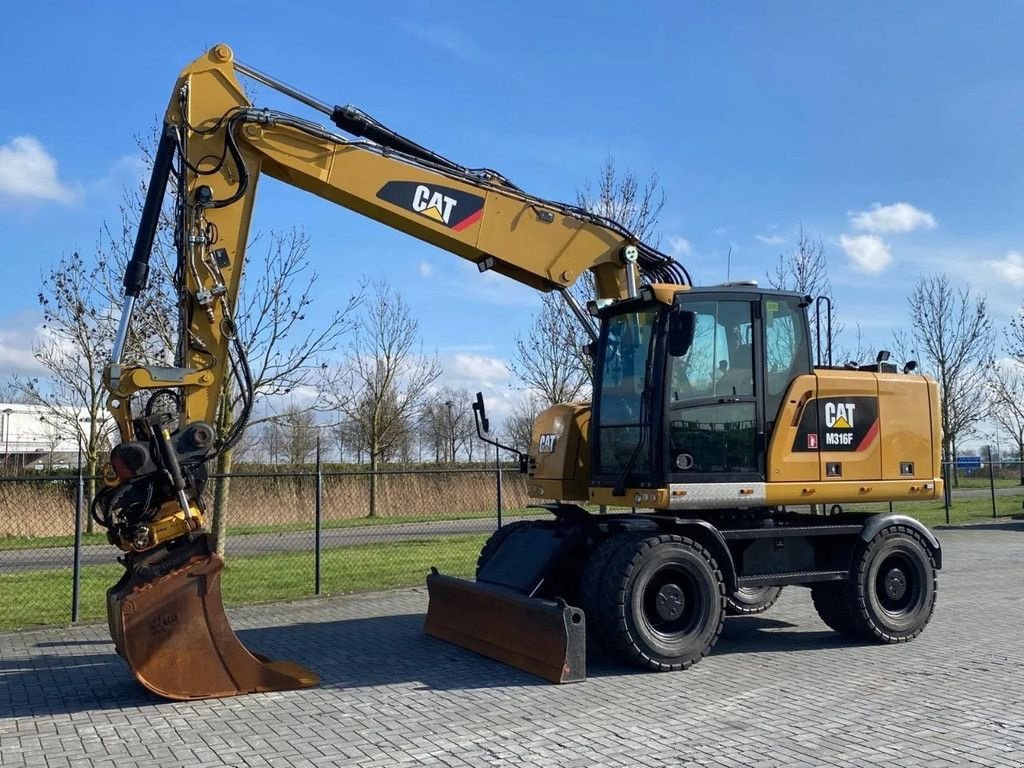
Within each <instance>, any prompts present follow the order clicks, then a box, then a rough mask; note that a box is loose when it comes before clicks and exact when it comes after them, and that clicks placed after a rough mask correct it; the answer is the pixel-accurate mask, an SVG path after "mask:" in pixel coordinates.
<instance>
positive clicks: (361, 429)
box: [322, 280, 441, 517]
mask: <svg viewBox="0 0 1024 768" xmlns="http://www.w3.org/2000/svg"><path fill="white" fill-rule="evenodd" d="M323 373H324V375H323V381H322V390H323V394H324V397H325V399H326V401H327V402H328V403H329V404H330V406H331V407H332V408H333V409H335V410H337V411H339V412H340V413H341V415H342V417H343V418H344V419H347V420H348V421H350V422H351V423H352V424H353V425H354V427H355V429H354V434H355V435H356V436H357V437H358V439H359V441H360V445H361V447H362V448H363V450H365V451H366V454H367V456H368V457H369V459H370V512H369V516H370V517H374V516H376V514H377V477H376V471H377V466H378V463H379V462H380V461H382V460H386V459H387V457H388V456H389V455H390V454H391V453H392V452H393V451H394V450H395V449H396V447H397V446H398V445H399V443H400V441H402V440H403V439H405V438H406V436H407V435H408V434H409V433H410V432H411V431H412V430H413V429H414V426H415V423H416V418H417V416H418V415H419V411H420V408H421V407H422V406H423V404H424V403H425V402H426V400H427V398H428V397H429V394H430V388H431V387H432V386H433V384H434V383H435V382H436V381H437V379H438V377H439V376H440V375H441V366H440V364H439V363H438V361H437V358H436V357H432V356H426V355H424V354H423V348H422V344H421V342H420V339H419V324H418V322H417V321H416V319H415V318H414V317H413V316H412V313H411V311H410V309H409V306H408V305H407V304H406V303H405V302H404V301H403V300H402V297H401V295H400V294H399V293H398V291H396V290H394V289H392V288H391V287H390V286H388V284H387V283H386V282H384V281H383V280H379V281H377V282H374V283H373V284H372V285H371V287H370V296H369V297H368V299H367V302H366V303H365V304H364V306H363V309H362V311H361V313H360V316H359V318H358V320H357V321H356V326H355V330H354V332H353V334H352V338H351V341H350V342H349V345H348V350H347V353H346V359H345V361H344V363H343V364H342V366H341V367H340V368H336V369H326V370H325V371H324V372H323Z"/></svg>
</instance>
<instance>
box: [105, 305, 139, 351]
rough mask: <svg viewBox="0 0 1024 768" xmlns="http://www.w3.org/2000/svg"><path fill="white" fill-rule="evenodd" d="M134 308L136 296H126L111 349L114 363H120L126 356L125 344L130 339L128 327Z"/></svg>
mask: <svg viewBox="0 0 1024 768" xmlns="http://www.w3.org/2000/svg"><path fill="white" fill-rule="evenodd" d="M134 310H135V297H134V296H125V297H124V303H123V304H122V305H121V322H120V323H119V324H118V326H117V335H116V336H114V348H113V349H112V350H110V362H111V363H113V364H114V365H120V364H121V358H122V357H123V356H124V345H125V342H126V341H127V340H128V328H129V327H131V324H132V312H133V311H134Z"/></svg>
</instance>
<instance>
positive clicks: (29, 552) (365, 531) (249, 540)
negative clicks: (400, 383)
mask: <svg viewBox="0 0 1024 768" xmlns="http://www.w3.org/2000/svg"><path fill="white" fill-rule="evenodd" d="M516 519H517V520H519V519H523V518H520V517H517V518H516ZM495 525H496V523H495V520H494V519H493V518H480V519H475V520H438V521H436V522H422V523H401V524H395V525H365V526H358V527H352V528H326V529H324V530H323V532H322V534H321V536H322V541H323V546H324V548H325V549H331V548H334V547H348V546H352V545H353V544H380V543H382V542H390V541H409V540H412V539H422V538H428V537H437V536H453V535H459V534H466V533H489V532H490V531H493V530H494V528H495ZM314 543H315V539H314V534H313V531H312V530H302V531H289V532H285V533H249V534H240V535H236V536H230V537H229V538H228V541H227V551H226V553H225V555H226V556H228V557H230V556H231V555H266V554H273V553H277V552H312V551H313V547H314ZM121 554H122V553H121V552H120V550H118V549H116V548H115V547H112V546H109V545H106V544H93V545H90V546H87V547H82V565H104V564H110V563H116V562H117V558H118V557H119V556H120V555H121ZM73 557H74V548H73V547H49V548H46V549H13V550H10V549H9V550H0V573H14V572H18V571H38V570H46V569H54V568H70V567H71V563H72V561H73Z"/></svg>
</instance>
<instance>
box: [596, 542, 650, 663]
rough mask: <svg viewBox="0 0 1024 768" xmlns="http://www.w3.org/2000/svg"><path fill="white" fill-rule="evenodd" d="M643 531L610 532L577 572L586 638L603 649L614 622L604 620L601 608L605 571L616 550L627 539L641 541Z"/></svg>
mask: <svg viewBox="0 0 1024 768" xmlns="http://www.w3.org/2000/svg"><path fill="white" fill-rule="evenodd" d="M645 538H647V535H646V534H640V535H639V536H638V535H636V534H628V533H627V534H618V535H613V536H610V537H608V538H607V539H605V540H604V541H602V542H601V543H600V544H598V545H597V546H595V547H594V548H593V549H592V550H591V551H590V553H589V554H588V555H587V559H586V560H585V561H584V563H583V569H582V571H581V573H580V588H579V605H580V608H582V609H583V613H584V615H585V616H586V619H587V640H588V641H593V642H595V643H597V644H598V645H599V646H601V647H602V648H604V649H605V650H606V651H610V650H612V649H611V648H609V647H608V645H607V644H606V643H605V637H606V635H608V634H609V633H610V632H612V631H613V630H614V623H609V622H608V621H606V620H605V619H606V617H605V616H604V614H603V613H602V611H601V604H602V600H601V595H602V594H603V590H604V589H605V586H604V575H605V572H606V571H607V570H608V564H609V563H610V562H611V561H612V559H613V558H614V556H615V552H616V550H618V549H619V547H621V546H623V544H625V543H626V540H627V539H628V540H630V541H642V540H643V539H645Z"/></svg>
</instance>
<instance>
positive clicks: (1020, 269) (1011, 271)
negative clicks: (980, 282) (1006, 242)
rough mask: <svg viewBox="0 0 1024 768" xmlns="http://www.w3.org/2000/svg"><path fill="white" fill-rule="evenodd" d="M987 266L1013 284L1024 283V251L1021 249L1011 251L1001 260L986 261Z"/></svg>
mask: <svg viewBox="0 0 1024 768" xmlns="http://www.w3.org/2000/svg"><path fill="white" fill-rule="evenodd" d="M985 266H987V267H989V268H990V269H992V270H993V271H994V272H995V273H996V274H997V275H998V276H999V278H1000V279H1001V280H1004V281H1006V282H1007V283H1010V284H1011V285H1024V253H1021V252H1020V251H1009V252H1008V253H1007V254H1006V256H1005V257H1004V258H1002V259H1000V260H990V261H986V262H985Z"/></svg>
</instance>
